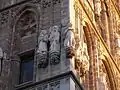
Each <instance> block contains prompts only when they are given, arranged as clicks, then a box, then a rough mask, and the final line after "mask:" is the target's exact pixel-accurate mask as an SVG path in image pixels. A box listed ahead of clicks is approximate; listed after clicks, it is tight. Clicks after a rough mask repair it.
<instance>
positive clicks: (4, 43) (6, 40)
mask: <svg viewBox="0 0 120 90" xmlns="http://www.w3.org/2000/svg"><path fill="white" fill-rule="evenodd" d="M22 1H23V0H0V47H1V48H2V49H3V51H4V52H5V53H6V54H7V58H6V60H3V67H2V73H1V75H0V90H15V86H16V85H18V84H19V73H20V58H19V55H21V54H23V53H24V52H27V51H30V50H35V49H36V47H37V32H38V31H40V30H41V29H49V28H50V27H51V26H53V25H59V26H60V27H61V26H65V25H67V23H68V20H67V19H68V18H69V17H68V15H69V14H68V13H67V11H68V6H67V5H66V1H67V0H63V1H62V2H61V3H60V1H59V0H56V1H55V0H54V1H55V2H54V3H50V4H48V5H46V4H45V3H43V2H42V0H33V1H32V0H28V1H27V0H26V2H22ZM40 1H41V2H40ZM20 2H22V3H20ZM41 3H42V4H41ZM53 4H54V5H53ZM26 9H30V10H31V11H33V12H34V13H35V14H36V22H37V27H36V33H34V34H33V35H30V36H28V37H26V38H20V36H19V35H18V33H16V30H15V24H16V22H17V19H19V16H20V15H21V13H22V11H24V10H26ZM63 16H64V17H63ZM62 17H63V18H62ZM62 22H63V25H62Z"/></svg>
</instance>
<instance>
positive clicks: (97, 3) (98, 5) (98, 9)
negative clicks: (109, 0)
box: [95, 0, 101, 16]
mask: <svg viewBox="0 0 120 90" xmlns="http://www.w3.org/2000/svg"><path fill="white" fill-rule="evenodd" d="M100 12H101V1H100V0H95V14H96V15H98V16H100Z"/></svg>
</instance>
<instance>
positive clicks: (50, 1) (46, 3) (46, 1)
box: [42, 0, 60, 8]
mask: <svg viewBox="0 0 120 90" xmlns="http://www.w3.org/2000/svg"><path fill="white" fill-rule="evenodd" d="M57 3H60V0H43V1H42V7H43V8H47V7H51V6H52V5H55V4H57Z"/></svg>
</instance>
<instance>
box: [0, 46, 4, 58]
mask: <svg viewBox="0 0 120 90" xmlns="http://www.w3.org/2000/svg"><path fill="white" fill-rule="evenodd" d="M3 54H4V53H3V50H2V48H0V60H1V59H2V58H3Z"/></svg>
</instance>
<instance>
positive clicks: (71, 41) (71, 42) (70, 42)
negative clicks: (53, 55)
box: [64, 30, 76, 58]
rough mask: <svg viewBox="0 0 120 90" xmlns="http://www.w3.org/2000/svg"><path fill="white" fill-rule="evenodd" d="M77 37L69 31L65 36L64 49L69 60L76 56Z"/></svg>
mask: <svg viewBox="0 0 120 90" xmlns="http://www.w3.org/2000/svg"><path fill="white" fill-rule="evenodd" d="M75 44H76V42H75V37H74V33H73V31H72V30H68V31H67V32H66V35H65V40H64V47H65V49H66V54H67V58H72V57H73V56H74V55H75V51H74V50H75Z"/></svg>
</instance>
